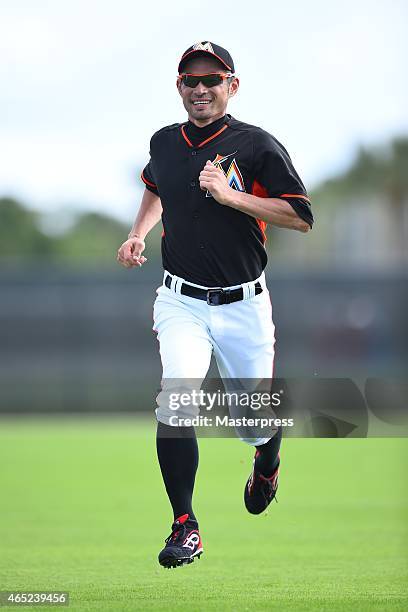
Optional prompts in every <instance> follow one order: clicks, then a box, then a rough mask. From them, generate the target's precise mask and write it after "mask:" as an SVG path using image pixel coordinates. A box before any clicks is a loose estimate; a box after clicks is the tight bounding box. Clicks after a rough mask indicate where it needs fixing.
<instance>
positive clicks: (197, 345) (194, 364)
mask: <svg viewBox="0 0 408 612" xmlns="http://www.w3.org/2000/svg"><path fill="white" fill-rule="evenodd" d="M166 275H167V272H165V274H164V278H165V277H166ZM172 278H173V279H172V284H171V288H170V289H169V288H167V287H166V286H165V285H164V284H163V285H161V286H160V287H159V288H158V289H157V291H156V293H157V297H156V300H155V303H154V308H153V322H154V325H153V330H154V331H156V332H157V337H158V341H159V343H160V356H161V362H162V366H163V376H162V392H161V393H159V395H158V397H157V404H158V408H157V409H156V416H157V419H158V420H159V421H160V422H162V423H165V424H167V425H169V424H171V423H170V421H169V419H170V417H172V416H174V411H173V410H171V409H170V408H169V406H168V394H167V395H166V392H165V391H166V389H165V386H166V388H167V389H168V388H169V384H170V385H171V382H170V381H171V379H176V380H177V384H178V385H179V384H180V381H182V380H183V381H186V386H187V387H188V385H189V382H188V381H191V380H194V383H195V388H197V381H199V384H200V385H201V383H202V381H203V380H204V378H205V377H206V375H207V372H208V369H209V366H210V361H211V355H212V353H213V352H214V357H215V359H216V362H217V366H218V369H219V372H220V376H221V377H222V378H223V379H225V378H227V379H228V378H229V379H251V378H253V379H258V380H259V379H271V378H272V376H273V362H274V344H275V327H274V324H273V321H272V305H271V300H270V296H269V291H268V289H267V287H266V283H265V275H264V273H262V275H261V276H260V278H259V279H256V280H254V281H252V282H250V283H243V285H235V286H233V287H224V289H235V288H237V287H240V286H242V287H243V289H244V299H243V300H241V301H239V302H234V303H232V304H223V305H220V306H210V305H209V304H207V303H206V302H205V301H204V300H199V299H197V298H192V297H189V296H186V295H182V294H181V293H180V287H181V283H182V282H185V281H183V279H181V278H179V277H177V276H174V275H172ZM258 281H259V282H260V284H261V286H262V288H263V291H262V293H260V294H258V295H255V284H256V283H257V282H258ZM189 284H190V285H194V283H189ZM194 286H195V287H200V288H203V289H208V287H202V285H194ZM198 414H199V409H198V408H197V407H194V406H187V407H180V408H179V409H178V416H182V417H184V418H193V417H195V416H197V415H198ZM241 439H242V440H243V441H245V442H247V443H248V444H251V445H253V446H258V445H260V444H265V443H266V442H267V441H268V440H269V439H270V438H241Z"/></svg>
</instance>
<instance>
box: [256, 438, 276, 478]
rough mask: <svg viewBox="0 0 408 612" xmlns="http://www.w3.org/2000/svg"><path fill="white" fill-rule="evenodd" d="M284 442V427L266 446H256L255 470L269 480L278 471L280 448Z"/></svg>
mask: <svg viewBox="0 0 408 612" xmlns="http://www.w3.org/2000/svg"><path fill="white" fill-rule="evenodd" d="M281 440H282V427H279V428H278V431H277V432H276V434H275V435H274V436H273V438H271V439H270V440H269V441H268V442H267V443H266V444H261V445H260V446H256V447H255V448H256V450H257V453H256V458H255V468H256V470H257V471H258V472H261V474H262V475H263V476H265V477H266V478H269V476H272V474H273V472H274V471H275V470H276V468H277V466H278V463H279V458H278V453H279V448H280V445H281Z"/></svg>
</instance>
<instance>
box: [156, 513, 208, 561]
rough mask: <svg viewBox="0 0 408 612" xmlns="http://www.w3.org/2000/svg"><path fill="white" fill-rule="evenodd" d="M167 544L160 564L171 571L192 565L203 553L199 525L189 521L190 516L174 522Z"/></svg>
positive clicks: (161, 553) (161, 555) (162, 552)
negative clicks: (172, 568) (181, 566)
mask: <svg viewBox="0 0 408 612" xmlns="http://www.w3.org/2000/svg"><path fill="white" fill-rule="evenodd" d="M165 542H166V546H165V547H164V548H163V550H162V551H161V552H160V554H159V563H160V565H162V566H163V567H167V568H169V569H170V568H171V567H178V566H179V565H187V564H189V563H192V562H193V561H194V559H199V558H200V556H201V554H202V552H203V545H202V542H201V538H200V533H199V531H198V523H197V521H193V520H192V519H189V515H188V514H183V516H180V517H179V518H178V519H176V520H175V521H174V523H173V525H172V527H171V534H170V535H169V537H168V538H166V540H165Z"/></svg>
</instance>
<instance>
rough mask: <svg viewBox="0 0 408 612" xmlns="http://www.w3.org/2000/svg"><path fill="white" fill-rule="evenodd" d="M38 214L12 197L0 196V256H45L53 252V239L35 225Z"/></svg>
mask: <svg viewBox="0 0 408 612" xmlns="http://www.w3.org/2000/svg"><path fill="white" fill-rule="evenodd" d="M37 222H38V215H37V213H35V212H32V211H28V210H26V209H25V208H24V206H23V205H22V204H21V203H20V202H17V200H14V199H12V198H0V257H10V258H13V259H14V258H20V259H22V258H26V257H27V256H30V255H35V256H37V257H46V256H49V255H51V254H52V253H53V240H52V239H51V238H50V237H48V236H46V235H45V234H43V233H42V232H41V231H40V230H39V228H38V225H37Z"/></svg>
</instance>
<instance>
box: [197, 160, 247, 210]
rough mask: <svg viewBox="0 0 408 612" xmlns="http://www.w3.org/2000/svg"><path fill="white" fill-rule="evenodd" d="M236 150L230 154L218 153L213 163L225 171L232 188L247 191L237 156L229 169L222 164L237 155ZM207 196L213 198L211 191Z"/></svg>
mask: <svg viewBox="0 0 408 612" xmlns="http://www.w3.org/2000/svg"><path fill="white" fill-rule="evenodd" d="M236 152H237V151H234V153H229V155H219V154H218V153H217V155H216V156H215V159H213V160H212V163H213V164H214V166H216V167H217V168H219V169H220V170H222V171H223V173H224V174H225V176H226V178H227V181H228V185H229V186H230V187H232V189H236V190H237V191H246V189H245V185H244V179H243V178H242V174H241V171H240V169H239V167H238V164H237V161H236V159H235V157H234V158H233V160H232V162H231V163H230V165H229V167H228V170H227V171H225V169H224V168H223V166H222V164H223V163H224V162H225V161H226V160H227V159H229V158H230V157H232V156H233V155H235V153H236ZM205 196H206V198H212V195H211V193H210V192H209V191H207V193H206V194H205Z"/></svg>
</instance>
